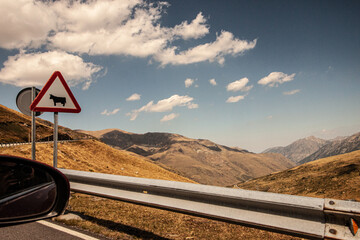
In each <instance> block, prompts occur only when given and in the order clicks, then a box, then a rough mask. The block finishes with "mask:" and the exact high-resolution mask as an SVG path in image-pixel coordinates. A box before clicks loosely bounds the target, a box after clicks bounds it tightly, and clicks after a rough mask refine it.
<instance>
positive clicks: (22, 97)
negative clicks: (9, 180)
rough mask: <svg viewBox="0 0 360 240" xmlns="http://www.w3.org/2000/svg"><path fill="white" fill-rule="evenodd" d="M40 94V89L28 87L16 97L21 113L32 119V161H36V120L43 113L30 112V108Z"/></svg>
mask: <svg viewBox="0 0 360 240" xmlns="http://www.w3.org/2000/svg"><path fill="white" fill-rule="evenodd" d="M39 92H40V90H39V89H37V88H35V87H28V88H24V89H22V90H21V91H20V92H19V93H18V95H17V96H16V105H17V107H18V108H19V110H20V112H22V113H23V114H25V115H27V116H30V117H31V129H30V137H29V139H30V140H29V141H31V159H32V160H36V147H35V144H36V118H35V117H37V116H40V115H41V114H42V112H36V111H32V110H30V108H29V106H30V104H31V103H32V102H33V101H34V99H35V97H36V95H37V94H38V93H39Z"/></svg>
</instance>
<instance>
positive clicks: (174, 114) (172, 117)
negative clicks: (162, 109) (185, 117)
mask: <svg viewBox="0 0 360 240" xmlns="http://www.w3.org/2000/svg"><path fill="white" fill-rule="evenodd" d="M178 116H179V114H176V113H171V114H169V115H165V116H164V117H163V118H162V119H161V120H160V122H167V121H171V120H173V119H175V118H177V117H178Z"/></svg>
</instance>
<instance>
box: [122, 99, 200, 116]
mask: <svg viewBox="0 0 360 240" xmlns="http://www.w3.org/2000/svg"><path fill="white" fill-rule="evenodd" d="M193 100H194V99H193V98H192V97H189V96H179V95H173V96H171V97H169V98H166V99H162V100H160V101H158V102H157V103H156V104H154V101H150V102H149V103H148V104H146V105H145V106H142V107H141V108H139V109H135V110H133V111H131V113H128V114H127V115H128V116H130V120H132V121H133V120H135V119H136V118H137V116H138V115H139V113H141V112H167V111H172V110H173V108H174V107H188V108H189V109H193V108H197V107H198V105H197V104H194V103H193V102H192V101H193Z"/></svg>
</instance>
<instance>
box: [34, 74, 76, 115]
mask: <svg viewBox="0 0 360 240" xmlns="http://www.w3.org/2000/svg"><path fill="white" fill-rule="evenodd" d="M30 109H31V110H32V111H41V112H71V113H79V112H80V111H81V108H80V106H79V104H78V103H77V101H76V99H75V97H74V95H73V94H72V92H71V90H70V88H69V86H68V85H67V84H66V82H65V80H64V78H63V76H62V75H61V73H60V72H58V71H56V72H54V73H53V74H52V76H51V77H50V78H49V80H48V81H47V83H46V84H45V86H44V87H43V89H42V90H41V91H40V93H39V95H38V96H37V97H36V98H35V100H34V101H33V102H32V104H31V105H30Z"/></svg>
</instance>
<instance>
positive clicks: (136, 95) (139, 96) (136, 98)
mask: <svg viewBox="0 0 360 240" xmlns="http://www.w3.org/2000/svg"><path fill="white" fill-rule="evenodd" d="M140 98H141V95H140V94H137V93H134V94H133V95H131V96H130V97H128V98H127V99H126V101H138V100H140Z"/></svg>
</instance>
